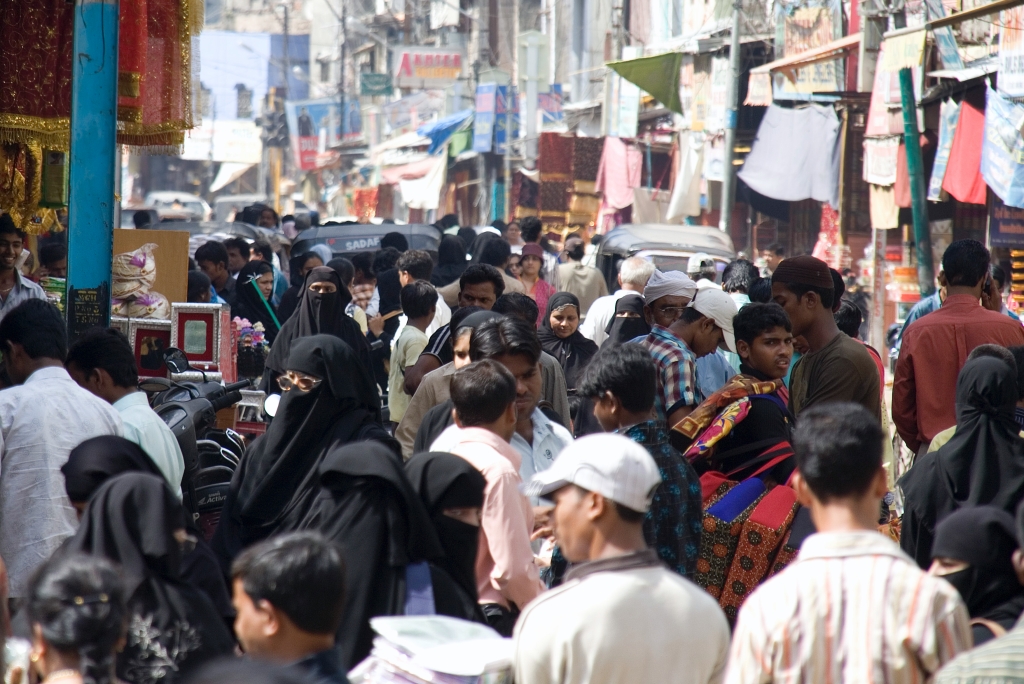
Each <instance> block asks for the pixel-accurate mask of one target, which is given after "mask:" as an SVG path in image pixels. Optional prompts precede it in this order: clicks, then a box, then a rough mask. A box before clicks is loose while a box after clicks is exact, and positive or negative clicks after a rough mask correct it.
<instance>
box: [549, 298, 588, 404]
mask: <svg viewBox="0 0 1024 684" xmlns="http://www.w3.org/2000/svg"><path fill="white" fill-rule="evenodd" d="M564 306H574V307H576V314H577V315H579V314H580V300H579V299H578V298H577V297H576V295H574V294H572V293H571V292H556V293H555V294H553V295H551V298H550V299H549V300H548V308H547V310H546V311H545V313H544V320H543V321H541V324H540V328H538V330H537V337H539V338H540V346H541V347H542V348H543V349H544V351H546V352H547V353H548V354H551V355H552V356H554V357H555V358H556V359H558V364H559V365H560V366H561V367H562V371H563V372H564V373H565V386H566V387H567V388H568V389H570V390H573V389H576V387H577V385H578V384H579V381H580V379H581V378H582V377H583V371H585V370H586V369H587V364H588V363H590V359H591V358H593V356H594V354H596V353H597V345H596V344H594V341H593V340H588V339H587V338H586V337H584V335H583V333H581V332H580V330H579V327H577V328H576V332H574V333H573V334H572V335H569V337H566V338H565V339H562V338H560V337H559V336H558V335H556V334H555V331H554V330H552V329H551V313H552V312H553V311H557V310H558V309H561V308H562V307H564Z"/></svg>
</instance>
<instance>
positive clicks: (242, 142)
mask: <svg viewBox="0 0 1024 684" xmlns="http://www.w3.org/2000/svg"><path fill="white" fill-rule="evenodd" d="M262 154H263V141H262V140H261V139H260V129H259V127H258V126H257V125H256V122H255V121H253V120H252V119H204V120H203V123H202V125H201V126H198V127H196V128H193V129H192V130H191V131H189V133H188V135H186V136H185V145H184V146H183V148H182V153H181V158H182V159H191V160H195V161H215V162H235V163H239V164H259V163H260V160H261V159H262Z"/></svg>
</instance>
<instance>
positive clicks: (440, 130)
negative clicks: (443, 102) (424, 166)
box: [416, 109, 473, 154]
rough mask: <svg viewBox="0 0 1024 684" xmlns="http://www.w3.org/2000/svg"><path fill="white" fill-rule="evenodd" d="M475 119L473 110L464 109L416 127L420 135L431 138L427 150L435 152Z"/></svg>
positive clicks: (429, 152)
mask: <svg viewBox="0 0 1024 684" xmlns="http://www.w3.org/2000/svg"><path fill="white" fill-rule="evenodd" d="M472 121H473V110H472V109H463V110H462V111H461V112H455V113H454V114H449V115H448V116H446V117H444V118H443V119H438V120H437V121H435V122H434V123H432V124H427V125H426V126H420V127H419V128H418V129H416V132H417V133H418V134H419V135H422V136H425V137H427V138H430V148H429V149H428V150H427V153H428V154H434V153H436V152H437V151H438V150H440V149H441V148H442V147H444V144H445V143H446V142H448V140H449V139H450V138H451V137H452V135H454V134H455V132H456V131H459V130H460V129H462V128H463V127H465V126H468V125H469V124H470V123H472Z"/></svg>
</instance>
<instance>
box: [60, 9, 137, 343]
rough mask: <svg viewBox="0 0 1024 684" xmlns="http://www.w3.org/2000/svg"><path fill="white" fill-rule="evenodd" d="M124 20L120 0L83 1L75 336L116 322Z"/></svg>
mask: <svg viewBox="0 0 1024 684" xmlns="http://www.w3.org/2000/svg"><path fill="white" fill-rule="evenodd" d="M127 1H129V2H130V1H131V0H127ZM118 19H119V16H118V4H117V0H75V33H74V49H73V54H72V68H73V72H72V80H71V158H70V188H69V202H70V205H69V208H68V223H69V229H68V304H67V316H68V334H69V336H70V337H71V338H72V339H74V338H75V337H76V336H77V335H79V334H80V333H81V332H82V331H84V330H85V329H86V328H89V327H91V326H94V325H103V326H105V325H109V324H110V264H111V258H112V255H113V242H114V232H113V231H114V201H115V200H114V173H115V169H114V164H115V159H116V152H117V141H116V135H117V37H118V33H117V29H118Z"/></svg>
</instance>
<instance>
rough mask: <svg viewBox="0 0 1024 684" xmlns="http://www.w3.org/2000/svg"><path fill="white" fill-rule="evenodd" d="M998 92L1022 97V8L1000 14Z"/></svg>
mask: <svg viewBox="0 0 1024 684" xmlns="http://www.w3.org/2000/svg"><path fill="white" fill-rule="evenodd" d="M999 16H1000V22H999V23H1000V24H1002V28H1001V29H1000V31H999V92H1001V93H1004V94H1006V95H1007V96H1009V97H1022V96H1024V6H1021V7H1014V8H1013V9H1009V10H1006V11H1005V12H1002V13H1000V15H999Z"/></svg>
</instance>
